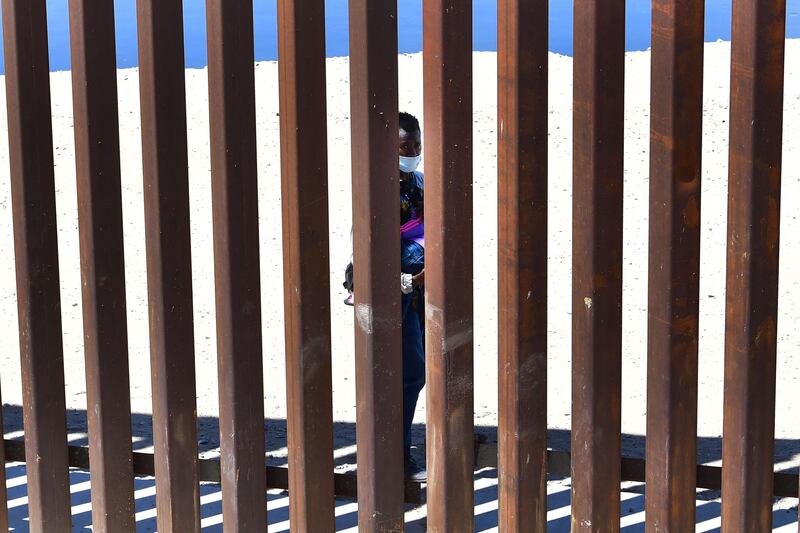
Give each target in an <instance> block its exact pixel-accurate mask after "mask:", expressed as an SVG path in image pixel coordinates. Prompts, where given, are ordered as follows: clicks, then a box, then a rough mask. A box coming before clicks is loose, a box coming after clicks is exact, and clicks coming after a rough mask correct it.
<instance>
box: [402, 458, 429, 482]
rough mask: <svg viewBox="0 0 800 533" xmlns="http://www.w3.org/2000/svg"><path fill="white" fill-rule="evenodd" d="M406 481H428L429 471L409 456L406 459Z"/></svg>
mask: <svg viewBox="0 0 800 533" xmlns="http://www.w3.org/2000/svg"><path fill="white" fill-rule="evenodd" d="M405 473H406V481H413V482H415V483H425V482H427V481H428V472H427V471H426V470H425V468H424V467H422V466H420V465H418V464H417V462H416V461H414V459H412V458H411V457H407V458H406V461H405Z"/></svg>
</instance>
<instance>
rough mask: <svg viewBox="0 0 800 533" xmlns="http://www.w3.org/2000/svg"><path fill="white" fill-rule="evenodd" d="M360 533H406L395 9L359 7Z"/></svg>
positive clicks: (355, 14)
mask: <svg viewBox="0 0 800 533" xmlns="http://www.w3.org/2000/svg"><path fill="white" fill-rule="evenodd" d="M349 9H350V127H351V130H352V154H353V157H352V172H353V230H354V239H353V241H354V250H353V252H354V285H355V303H356V307H355V318H356V321H355V322H356V327H355V350H356V351H355V353H356V394H357V399H358V408H357V412H356V417H357V418H356V431H357V437H356V439H357V442H358V524H359V530H360V531H364V532H366V531H375V532H377V531H401V530H402V529H403V433H402V428H403V412H402V397H403V388H402V375H403V374H402V371H403V367H402V353H401V345H402V344H401V343H402V337H401V332H402V324H401V309H400V246H399V227H400V209H399V198H400V185H399V177H400V176H399V170H398V167H397V153H398V152H397V150H398V132H399V124H398V109H397V2H394V1H391V0H351V2H350V4H349Z"/></svg>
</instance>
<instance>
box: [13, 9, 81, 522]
mask: <svg viewBox="0 0 800 533" xmlns="http://www.w3.org/2000/svg"><path fill="white" fill-rule="evenodd" d="M2 8H3V45H4V49H5V67H6V76H5V78H6V104H7V110H8V145H9V161H10V167H11V168H10V170H11V204H12V211H13V218H14V251H15V261H16V275H17V306H18V310H19V335H20V356H21V357H20V359H21V367H22V413H23V419H24V420H23V423H24V427H25V459H26V462H27V466H26V474H27V482H28V486H27V489H28V490H27V494H28V509H29V513H30V515H29V516H30V521H29V525H30V529H31V531H33V532H34V533H42V532H47V533H49V532H50V531H70V530H71V524H70V522H71V513H70V499H69V478H68V468H69V467H68V457H67V421H66V407H65V400H64V355H63V348H62V341H61V296H60V292H59V275H58V238H57V228H56V198H55V184H54V175H53V130H52V123H51V118H50V73H49V62H48V57H47V13H46V2H45V0H3V1H2Z"/></svg>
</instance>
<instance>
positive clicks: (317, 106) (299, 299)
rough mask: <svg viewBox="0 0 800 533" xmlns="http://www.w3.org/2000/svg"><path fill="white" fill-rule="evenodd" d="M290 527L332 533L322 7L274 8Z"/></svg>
mask: <svg viewBox="0 0 800 533" xmlns="http://www.w3.org/2000/svg"><path fill="white" fill-rule="evenodd" d="M278 50H279V59H278V61H279V80H280V122H281V177H282V180H281V183H282V195H281V198H282V200H283V272H284V284H283V286H284V306H285V316H286V320H285V322H286V395H287V407H288V413H287V419H288V420H287V424H288V435H287V438H288V448H289V508H290V523H291V526H292V529H295V530H297V531H314V532H320V533H325V532H326V531H330V532H333V531H334V529H335V517H334V510H333V507H334V505H333V504H334V501H333V492H334V491H333V405H332V401H333V392H332V384H331V316H330V313H331V309H330V271H329V266H330V261H329V259H328V157H327V143H328V138H327V127H326V120H327V113H326V102H325V1H324V0H314V1H310V0H309V1H298V0H281V1H280V2H278Z"/></svg>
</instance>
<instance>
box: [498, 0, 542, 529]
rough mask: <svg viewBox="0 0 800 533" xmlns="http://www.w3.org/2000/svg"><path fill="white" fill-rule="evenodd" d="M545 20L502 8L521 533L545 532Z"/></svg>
mask: <svg viewBox="0 0 800 533" xmlns="http://www.w3.org/2000/svg"><path fill="white" fill-rule="evenodd" d="M547 21H548V5H547V2H546V1H545V0H500V1H499V2H498V16H497V22H498V28H497V34H498V39H497V83H498V87H497V99H498V117H497V119H498V126H497V127H498V130H497V141H498V161H497V164H498V211H497V212H498V261H499V263H498V287H499V292H498V298H499V317H498V327H499V331H498V333H499V353H498V356H499V367H498V375H499V380H500V382H499V393H500V401H499V406H498V409H499V412H498V416H499V427H498V431H497V438H498V463H499V465H498V466H499V468H498V470H499V472H498V478H499V480H498V482H499V489H498V490H499V508H498V520H499V526H500V530H501V531H517V532H520V533H523V532H534V531H545V530H546V529H547V493H546V478H547V125H548V120H547V115H548V108H547V102H548V98H547V91H548V87H547V77H548V70H547V66H548V57H547V56H548V43H547V35H548V33H547V30H548V28H547V26H548V22H547Z"/></svg>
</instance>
